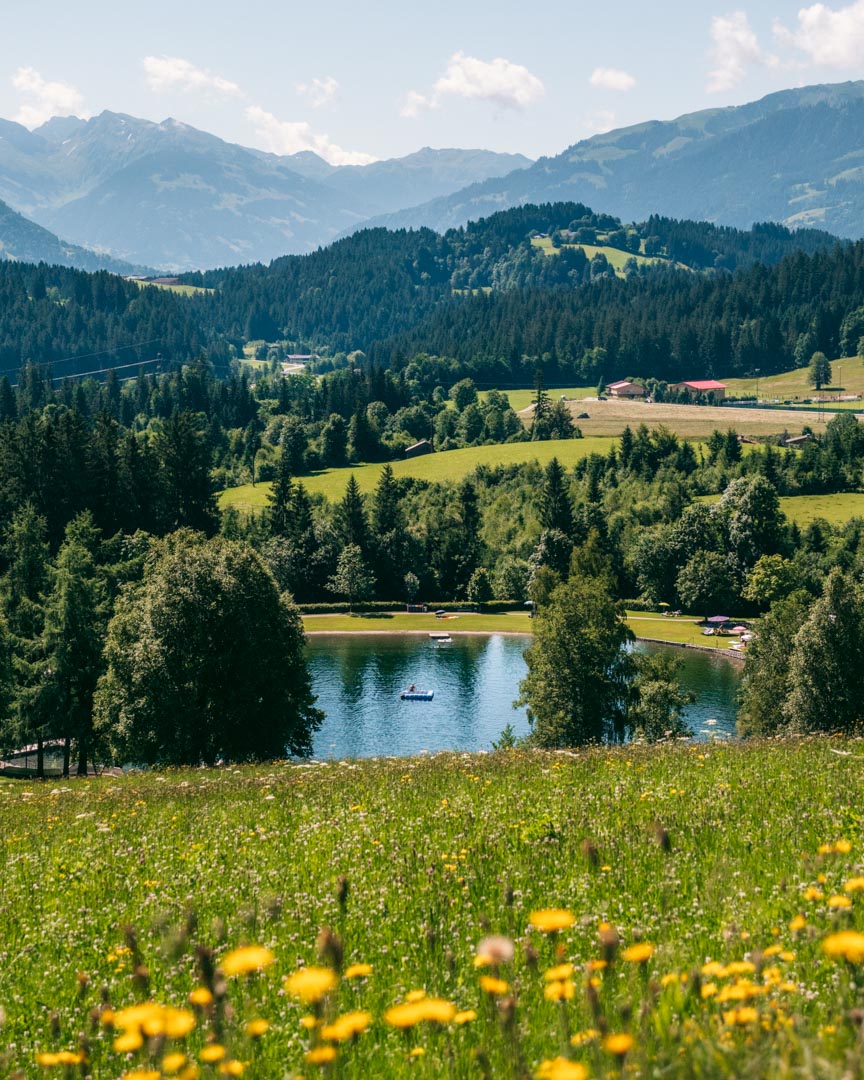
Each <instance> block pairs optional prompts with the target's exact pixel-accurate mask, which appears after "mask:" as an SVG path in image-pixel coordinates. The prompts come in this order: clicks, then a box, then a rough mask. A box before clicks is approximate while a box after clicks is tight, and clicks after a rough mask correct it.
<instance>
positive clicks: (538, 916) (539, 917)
mask: <svg viewBox="0 0 864 1080" xmlns="http://www.w3.org/2000/svg"><path fill="white" fill-rule="evenodd" d="M528 921H529V922H530V923H531V925H532V926H533V927H534V929H535V930H539V931H540V932H541V933H543V934H554V933H557V932H558V931H559V930H567V929H568V928H569V927H571V926H572V925H573V923H574V922H575V921H576V920H575V918H574V917H573V913H572V912H570V911H567V910H566V909H565V908H544V909H543V910H542V911H532V912H531V914H530V915H529V916H528Z"/></svg>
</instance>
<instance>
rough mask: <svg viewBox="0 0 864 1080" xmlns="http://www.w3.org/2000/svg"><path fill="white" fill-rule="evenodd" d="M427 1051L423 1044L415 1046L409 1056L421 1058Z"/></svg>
mask: <svg viewBox="0 0 864 1080" xmlns="http://www.w3.org/2000/svg"><path fill="white" fill-rule="evenodd" d="M425 1053H426V1051H425V1049H424V1048H423V1047H422V1046H415V1047H414V1049H413V1050H412V1051H411V1053H410V1054H409V1055H408V1057H413V1058H419V1057H423V1055H424V1054H425Z"/></svg>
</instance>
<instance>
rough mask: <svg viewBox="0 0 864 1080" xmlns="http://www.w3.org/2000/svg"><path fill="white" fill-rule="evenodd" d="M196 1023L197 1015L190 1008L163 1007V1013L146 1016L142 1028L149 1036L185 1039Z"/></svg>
mask: <svg viewBox="0 0 864 1080" xmlns="http://www.w3.org/2000/svg"><path fill="white" fill-rule="evenodd" d="M195 1024H196V1020H195V1015H194V1013H191V1012H190V1011H189V1010H188V1009H172V1008H163V1009H162V1011H161V1013H159V1014H154V1015H153V1016H148V1017H146V1018H145V1019H144V1020H143V1021H142V1023H141V1030H142V1031H143V1032H144V1034H145V1035H147V1036H148V1037H149V1038H153V1037H154V1036H156V1035H164V1036H165V1037H166V1038H167V1039H185V1038H186V1036H187V1035H188V1034H189V1032H190V1031H193V1030H194V1028H195Z"/></svg>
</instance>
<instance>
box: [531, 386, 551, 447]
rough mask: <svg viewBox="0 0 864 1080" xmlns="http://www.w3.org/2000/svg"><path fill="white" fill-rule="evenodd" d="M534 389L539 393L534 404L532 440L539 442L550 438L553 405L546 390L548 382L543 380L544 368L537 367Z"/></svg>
mask: <svg viewBox="0 0 864 1080" xmlns="http://www.w3.org/2000/svg"><path fill="white" fill-rule="evenodd" d="M534 390H535V393H536V395H537V398H536V402H535V405H534V419H533V421H532V423H531V440H532V442H538V441H541V440H544V439H548V438H549V414H550V412H551V409H552V405H551V403H550V401H549V395H548V393H547V392H546V384H545V382H544V381H543V369H542V368H537V374H536V376H535V379H534Z"/></svg>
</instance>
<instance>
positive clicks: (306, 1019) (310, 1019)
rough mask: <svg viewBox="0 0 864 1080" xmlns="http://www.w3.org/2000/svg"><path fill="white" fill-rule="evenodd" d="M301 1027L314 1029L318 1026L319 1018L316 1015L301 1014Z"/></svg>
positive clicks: (309, 1029) (307, 1029) (308, 1029)
mask: <svg viewBox="0 0 864 1080" xmlns="http://www.w3.org/2000/svg"><path fill="white" fill-rule="evenodd" d="M300 1027H302V1028H305V1030H306V1031H312V1030H313V1029H314V1028H316V1027H318V1019H317V1017H314V1016H301V1017H300Z"/></svg>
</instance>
